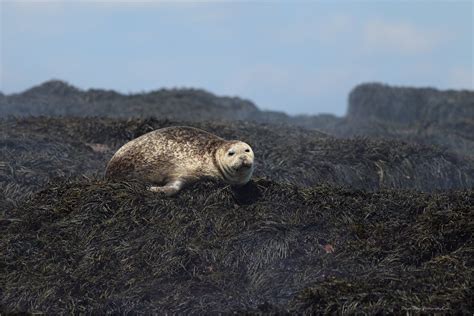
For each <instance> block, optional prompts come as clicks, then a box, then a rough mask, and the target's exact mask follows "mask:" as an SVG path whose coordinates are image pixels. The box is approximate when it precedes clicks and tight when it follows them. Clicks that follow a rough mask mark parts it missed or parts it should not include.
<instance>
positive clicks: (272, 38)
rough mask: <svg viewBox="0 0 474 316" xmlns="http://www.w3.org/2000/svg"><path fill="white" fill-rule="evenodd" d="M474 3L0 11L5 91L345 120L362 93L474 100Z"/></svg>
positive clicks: (60, 6)
mask: <svg viewBox="0 0 474 316" xmlns="http://www.w3.org/2000/svg"><path fill="white" fill-rule="evenodd" d="M473 20H474V1H397V0H392V1H342V0H334V1H214V2H204V1H193V2H190V1H173V2H163V1H142V2H137V1H134V2H126V1H110V0H109V1H92V0H89V1H85V0H84V1H79V0H76V1H70V0H69V1H66V0H64V1H40V0H36V1H33V0H30V1H19V0H13V1H12V0H0V40H1V41H0V91H2V92H3V93H7V94H10V93H17V92H21V91H24V90H26V89H28V88H30V87H32V86H35V85H38V84H40V83H42V82H44V81H47V80H50V79H61V80H65V81H67V82H68V83H70V84H72V85H74V86H76V87H79V88H81V89H89V88H104V89H113V90H117V91H119V92H122V93H135V92H144V91H150V90H156V89H160V88H201V89H205V90H207V91H210V92H212V93H214V94H217V95H226V96H239V97H241V98H244V99H249V100H252V101H253V102H254V103H255V104H256V105H257V106H259V107H260V108H262V109H269V110H276V111H284V112H286V113H289V114H318V113H332V114H336V115H344V114H345V112H346V108H347V97H348V94H349V92H350V91H351V89H352V88H354V86H356V85H357V84H360V83H363V82H381V83H386V84H390V85H396V86H416V87H434V88H438V89H442V90H445V89H470V90H474V84H473V76H474V61H473V59H474V57H473V51H474V43H473V38H474V34H473V33H474V31H473V29H474V26H473V23H474V22H473Z"/></svg>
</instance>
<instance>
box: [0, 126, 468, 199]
mask: <svg viewBox="0 0 474 316" xmlns="http://www.w3.org/2000/svg"><path fill="white" fill-rule="evenodd" d="M172 125H191V126H195V127H198V128H202V129H204V130H207V131H209V132H212V133H214V134H216V135H219V136H221V137H223V138H226V139H242V140H245V141H246V142H248V143H249V144H250V145H251V146H252V148H254V151H255V154H256V170H255V174H256V176H258V177H265V178H267V179H271V180H274V181H279V182H287V183H293V184H297V185H301V186H312V185H316V184H324V183H325V184H331V185H338V186H345V187H351V188H356V189H366V190H378V189H381V188H403V189H418V190H422V191H433V190H440V189H460V188H472V187H474V164H473V162H472V161H471V160H468V159H463V158H459V157H456V156H455V155H452V154H450V153H446V152H443V151H441V150H439V149H436V148H433V147H428V146H421V145H413V144H408V143H404V142H399V141H395V140H391V141H388V140H370V139H364V138H358V139H336V138H333V137H329V136H327V135H325V134H322V133H320V132H317V131H311V130H306V129H303V128H297V127H289V126H284V125H281V126H275V125H262V124H254V123H250V122H247V123H244V122H221V123H212V122H202V123H196V122H194V123H192V122H172V121H167V120H156V119H129V120H113V119H107V118H25V119H8V120H2V121H0V129H1V130H2V134H3V137H2V138H0V148H1V151H0V161H2V163H3V165H2V168H0V185H1V186H2V188H4V189H3V191H4V192H7V193H5V194H6V195H7V196H19V194H20V192H24V193H27V192H33V191H35V190H37V189H38V188H40V187H41V186H42V185H44V184H45V183H46V182H47V181H48V180H49V179H51V178H54V177H57V176H64V177H66V176H82V175H86V176H87V175H102V174H103V172H104V170H105V165H106V163H107V161H108V160H109V159H110V158H111V157H112V155H113V154H114V152H115V150H117V149H118V148H119V147H120V146H121V145H123V144H124V143H126V142H127V141H129V140H131V139H133V138H136V137H138V136H140V135H142V134H144V133H147V132H150V131H152V130H155V129H158V128H162V127H167V126H172ZM9 186H10V187H11V188H7V189H5V188H6V187H9Z"/></svg>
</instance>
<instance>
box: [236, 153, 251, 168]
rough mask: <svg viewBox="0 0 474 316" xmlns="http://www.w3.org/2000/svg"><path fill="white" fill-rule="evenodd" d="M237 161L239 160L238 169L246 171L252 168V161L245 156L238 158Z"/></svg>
mask: <svg viewBox="0 0 474 316" xmlns="http://www.w3.org/2000/svg"><path fill="white" fill-rule="evenodd" d="M239 159H240V167H241V168H245V169H247V168H250V167H252V165H253V161H252V159H250V158H249V157H247V156H246V155H242V156H240V157H239Z"/></svg>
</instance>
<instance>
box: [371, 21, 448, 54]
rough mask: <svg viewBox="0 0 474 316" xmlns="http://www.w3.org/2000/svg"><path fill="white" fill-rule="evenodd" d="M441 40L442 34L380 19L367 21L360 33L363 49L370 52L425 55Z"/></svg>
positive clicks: (405, 23) (412, 25)
mask: <svg viewBox="0 0 474 316" xmlns="http://www.w3.org/2000/svg"><path fill="white" fill-rule="evenodd" d="M442 40H443V35H442V34H439V33H436V32H434V31H428V30H423V29H421V28H420V27H418V26H416V25H414V24H410V23H407V22H398V21H397V22H390V21H384V20H381V19H377V20H371V21H368V22H367V23H366V24H365V26H364V28H363V33H362V44H363V48H364V50H366V51H370V52H383V53H386V52H393V53H400V54H418V53H427V52H430V51H432V50H433V49H434V48H436V47H437V46H438V45H439V44H440V43H441V42H442Z"/></svg>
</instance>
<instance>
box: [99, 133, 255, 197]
mask: <svg viewBox="0 0 474 316" xmlns="http://www.w3.org/2000/svg"><path fill="white" fill-rule="evenodd" d="M242 146H243V147H242ZM234 147H235V148H238V149H239V148H245V149H246V150H249V152H248V153H247V152H243V153H240V152H239V154H240V156H237V155H236V158H235V159H234V161H235V160H236V159H237V158H238V157H240V159H241V160H243V161H244V162H246V163H247V162H248V163H249V164H251V168H250V169H249V170H248V171H245V172H247V173H248V172H250V175H251V173H252V172H253V152H252V150H251V148H250V146H248V145H247V144H245V143H243V142H240V141H227V140H224V139H222V138H220V137H218V136H216V135H214V134H211V133H208V132H206V131H203V130H200V129H197V128H193V127H185V126H176V127H167V128H162V129H159V130H156V131H153V132H150V133H147V134H145V135H142V136H140V137H138V138H136V139H134V140H132V141H130V142H128V143H126V144H125V145H124V146H122V147H121V148H120V149H119V150H118V151H117V152H116V153H115V155H114V156H113V157H112V159H111V160H110V161H109V163H108V165H107V169H106V173H105V174H106V177H107V178H109V179H122V178H124V179H126V178H133V179H139V180H142V181H145V182H147V183H150V184H153V185H160V186H166V185H167V186H168V188H169V187H172V186H174V187H176V188H175V189H173V190H171V191H172V192H171V191H170V192H168V191H166V190H163V189H161V187H154V188H155V189H153V188H152V190H154V191H163V192H165V193H167V194H169V195H171V194H174V193H176V192H177V191H179V190H180V189H181V187H182V186H183V185H185V184H188V183H190V182H194V181H197V180H200V179H202V178H218V179H222V180H224V181H226V182H229V183H232V184H244V183H242V182H247V181H248V179H249V178H250V175H249V176H248V179H247V178H246V180H245V179H244V178H243V177H242V176H240V175H239V178H238V179H237V178H236V176H235V175H234V173H235V172H236V171H235V170H234V169H232V168H231V166H230V165H229V163H228V161H227V160H225V159H226V158H227V159H231V158H229V157H224V156H225V155H226V153H227V152H228V150H229V149H231V148H234ZM233 172H234V173H233ZM242 179H243V180H242ZM178 180H179V181H180V183H179V184H177V182H176V181H178ZM156 188H158V189H156ZM175 191H176V192H175Z"/></svg>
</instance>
